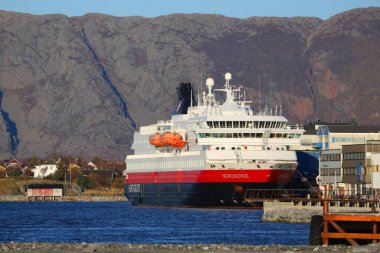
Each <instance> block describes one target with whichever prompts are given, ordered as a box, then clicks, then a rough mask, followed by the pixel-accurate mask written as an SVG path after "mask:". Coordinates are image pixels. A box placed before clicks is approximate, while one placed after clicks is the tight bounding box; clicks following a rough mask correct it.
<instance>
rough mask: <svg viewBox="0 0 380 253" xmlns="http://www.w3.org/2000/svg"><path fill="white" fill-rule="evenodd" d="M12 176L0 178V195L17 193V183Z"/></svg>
mask: <svg viewBox="0 0 380 253" xmlns="http://www.w3.org/2000/svg"><path fill="white" fill-rule="evenodd" d="M16 181H17V180H16V179H14V178H3V179H0V195H16V194H18V193H19V190H18V185H17V183H16Z"/></svg>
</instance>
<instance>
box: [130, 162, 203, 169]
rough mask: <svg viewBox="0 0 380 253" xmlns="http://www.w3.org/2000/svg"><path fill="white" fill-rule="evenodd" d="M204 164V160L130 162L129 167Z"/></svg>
mask: <svg viewBox="0 0 380 253" xmlns="http://www.w3.org/2000/svg"><path fill="white" fill-rule="evenodd" d="M202 166H204V161H203V160H188V161H167V162H148V163H147V162H141V163H128V165H127V169H129V170H135V169H137V170H139V169H156V170H157V169H177V168H192V167H202Z"/></svg>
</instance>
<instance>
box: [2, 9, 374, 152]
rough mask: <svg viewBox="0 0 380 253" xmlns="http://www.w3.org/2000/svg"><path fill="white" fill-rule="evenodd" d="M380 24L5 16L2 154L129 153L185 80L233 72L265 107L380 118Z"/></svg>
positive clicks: (311, 115) (359, 12)
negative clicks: (137, 136)
mask: <svg viewBox="0 0 380 253" xmlns="http://www.w3.org/2000/svg"><path fill="white" fill-rule="evenodd" d="M379 27H380V8H367V9H355V10H352V11H349V12H345V13H341V14H338V15H336V16H334V17H332V18H330V19H328V20H325V21H323V20H320V19H318V18H304V17H295V18H274V17H253V18H249V19H235V18H229V17H225V16H220V15H201V14H191V15H183V14H175V15H168V16H161V17H157V18H143V17H113V16H108V15H103V14H88V15H85V16H81V17H67V16H64V15H41V16H37V15H29V14H21V13H13V12H6V11H0V45H1V46H0V113H1V114H0V155H1V157H4V158H6V157H8V156H10V155H17V157H20V158H26V157H31V156H33V155H36V156H46V155H47V154H51V153H58V154H68V155H75V156H81V157H85V158H92V157H94V156H101V157H107V158H110V159H122V158H124V157H125V155H126V154H127V153H129V152H131V150H130V146H131V143H132V139H133V132H134V131H135V129H136V128H137V129H138V127H139V126H141V125H145V124H149V123H154V122H156V121H157V120H158V119H167V118H169V117H170V115H171V113H172V112H173V111H174V109H175V107H176V103H177V96H176V90H175V87H176V86H177V85H178V83H179V82H180V81H191V82H192V83H193V84H194V86H195V89H196V90H201V89H204V88H201V86H200V81H201V79H202V80H203V82H204V80H205V79H206V78H207V77H213V78H214V79H215V81H216V88H218V87H221V86H222V85H223V84H224V80H223V74H224V73H225V72H227V71H228V72H231V73H232V77H233V80H232V81H233V83H235V84H244V86H245V87H246V95H247V97H248V98H249V99H250V100H252V101H253V103H252V107H253V108H254V109H256V110H258V108H264V106H265V105H267V104H271V105H272V106H273V107H274V106H276V105H277V106H279V105H280V104H281V105H282V107H283V111H284V114H285V116H286V117H288V119H290V120H291V121H292V122H305V121H307V120H315V119H316V118H321V119H326V120H345V119H348V118H350V117H352V116H356V117H357V118H358V120H359V122H360V123H368V122H371V123H372V124H375V123H380V118H379V114H378V112H377V111H378V108H379V107H378V105H379V99H378V97H379V95H380V91H379V90H380V88H379V87H380V85H379V82H380V78H379V75H380V73H379V71H378V69H379V65H380V61H379V60H378V59H380V57H379V56H380V55H379V54H380V45H378V44H379V43H376V42H378V41H379V39H380V34H379V33H380V29H379ZM259 80H260V81H259ZM259 102H260V103H259Z"/></svg>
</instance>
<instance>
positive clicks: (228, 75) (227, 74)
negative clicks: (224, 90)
mask: <svg viewBox="0 0 380 253" xmlns="http://www.w3.org/2000/svg"><path fill="white" fill-rule="evenodd" d="M224 78H225V79H226V80H231V79H232V75H231V73H228V72H227V73H226V74H225V75H224Z"/></svg>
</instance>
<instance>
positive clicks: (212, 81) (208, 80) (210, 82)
mask: <svg viewBox="0 0 380 253" xmlns="http://www.w3.org/2000/svg"><path fill="white" fill-rule="evenodd" d="M206 85H207V86H210V87H212V86H214V79H212V78H207V80H206Z"/></svg>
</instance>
